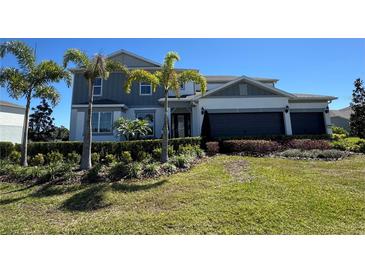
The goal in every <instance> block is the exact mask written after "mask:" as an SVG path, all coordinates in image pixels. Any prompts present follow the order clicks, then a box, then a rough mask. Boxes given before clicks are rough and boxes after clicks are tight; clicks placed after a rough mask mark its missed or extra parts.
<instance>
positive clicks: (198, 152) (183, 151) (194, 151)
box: [177, 145, 204, 158]
mask: <svg viewBox="0 0 365 274" xmlns="http://www.w3.org/2000/svg"><path fill="white" fill-rule="evenodd" d="M177 152H178V154H179V155H190V156H192V157H199V158H201V157H203V156H204V151H203V150H202V149H201V148H200V146H192V145H185V146H180V147H179V149H178V151H177Z"/></svg>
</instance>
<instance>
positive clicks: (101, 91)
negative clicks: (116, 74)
mask: <svg viewBox="0 0 365 274" xmlns="http://www.w3.org/2000/svg"><path fill="white" fill-rule="evenodd" d="M96 79H100V86H99V85H97V86H96V87H100V94H95V93H94V88H95V85H94V83H93V96H102V95H103V78H101V77H96V78H95V80H96Z"/></svg>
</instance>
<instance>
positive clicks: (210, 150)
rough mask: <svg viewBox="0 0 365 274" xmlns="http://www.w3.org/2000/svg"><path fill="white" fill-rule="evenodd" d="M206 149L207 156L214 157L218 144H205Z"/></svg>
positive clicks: (217, 150)
mask: <svg viewBox="0 0 365 274" xmlns="http://www.w3.org/2000/svg"><path fill="white" fill-rule="evenodd" d="M206 147H207V153H208V154H209V155H214V154H217V153H218V152H219V143H218V142H207V143H206Z"/></svg>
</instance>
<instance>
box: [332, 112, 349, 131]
mask: <svg viewBox="0 0 365 274" xmlns="http://www.w3.org/2000/svg"><path fill="white" fill-rule="evenodd" d="M351 112H352V110H351V107H346V108H343V109H338V110H331V111H330V116H331V122H332V125H334V126H337V127H342V128H344V129H346V130H347V131H350V116H351Z"/></svg>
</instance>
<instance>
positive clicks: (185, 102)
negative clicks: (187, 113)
mask: <svg viewBox="0 0 365 274" xmlns="http://www.w3.org/2000/svg"><path fill="white" fill-rule="evenodd" d="M191 99H192V98H189V97H184V98H168V99H167V100H168V104H169V107H170V108H190V107H191V106H192V100H191ZM158 102H159V103H160V104H161V105H163V104H164V102H165V99H164V98H160V99H158Z"/></svg>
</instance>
